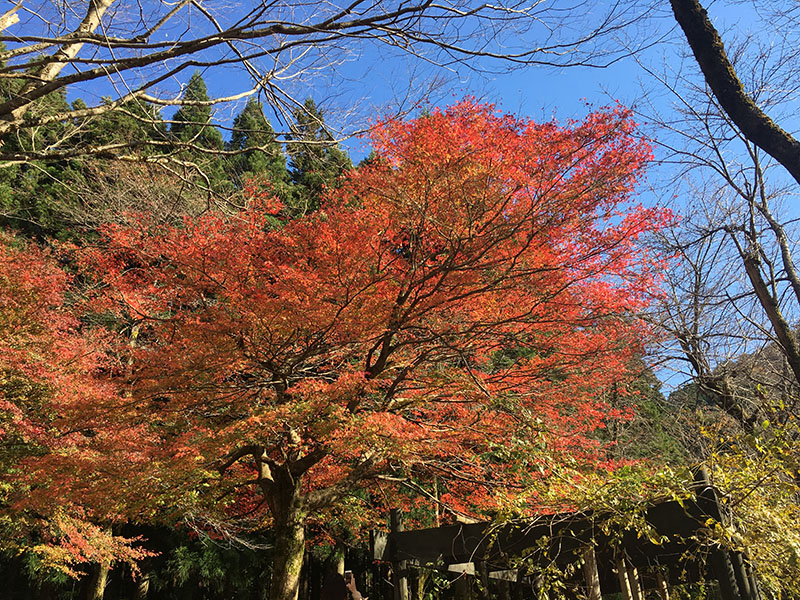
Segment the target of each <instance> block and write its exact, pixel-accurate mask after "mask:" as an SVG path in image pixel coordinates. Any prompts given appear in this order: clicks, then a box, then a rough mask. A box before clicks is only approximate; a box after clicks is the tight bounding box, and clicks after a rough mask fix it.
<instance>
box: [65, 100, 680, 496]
mask: <svg viewBox="0 0 800 600" xmlns="http://www.w3.org/2000/svg"><path fill="white" fill-rule="evenodd" d="M373 137H374V142H375V147H376V152H377V153H378V156H379V158H378V159H377V160H375V161H372V162H370V163H369V164H368V165H366V166H363V167H362V168H360V169H358V170H356V171H354V172H352V173H350V174H349V175H348V177H347V179H346V180H345V181H344V182H343V184H342V186H341V187H340V188H338V190H336V191H333V192H330V195H329V197H328V199H327V201H326V203H325V204H324V206H323V209H322V210H321V211H320V212H319V213H317V214H314V215H311V216H308V217H306V218H304V219H301V220H296V221H290V222H287V223H285V224H284V225H283V226H282V227H279V228H276V227H274V224H275V222H276V221H275V220H274V219H273V218H272V217H271V216H269V215H272V214H275V212H276V211H277V210H279V209H280V207H279V206H277V205H272V204H270V201H269V199H268V198H261V199H260V200H259V201H258V202H255V203H254V204H253V206H251V207H250V208H249V209H248V210H246V211H243V212H242V213H240V214H237V215H234V216H230V217H225V216H223V215H219V214H213V213H208V214H206V215H204V216H202V217H200V218H198V219H196V220H194V221H187V222H186V223H184V224H183V225H182V226H180V227H172V226H160V227H158V228H156V227H153V226H152V225H151V224H150V223H148V222H147V221H146V220H142V222H141V223H140V224H139V225H137V226H135V227H133V226H115V227H110V228H108V229H107V230H106V231H105V232H104V238H103V242H102V244H101V245H100V246H99V247H98V248H97V249H96V250H87V251H85V252H83V253H82V258H81V262H82V265H83V267H84V277H86V278H89V279H93V282H94V284H95V287H94V289H95V295H94V296H93V298H92V299H91V302H90V306H92V307H93V309H94V310H96V311H111V312H112V313H113V314H114V316H115V319H116V320H117V321H116V322H117V323H124V324H125V326H126V328H125V331H126V332H130V331H133V330H137V331H139V336H138V338H136V340H133V341H132V340H131V338H130V337H127V336H121V337H120V339H119V344H118V352H119V353H120V355H128V356H130V367H129V368H128V370H127V373H126V375H125V379H126V386H127V387H126V389H127V390H129V392H130V394H132V397H133V399H134V400H135V406H134V407H133V408H131V409H130V411H127V410H126V411H124V412H123V416H124V418H125V419H127V420H128V421H129V424H131V425H133V424H136V425H140V424H143V423H146V424H147V426H148V431H147V432H145V433H142V434H141V436H140V438H141V439H142V440H148V439H150V438H152V439H153V440H156V439H157V440H158V443H154V444H153V446H152V447H149V449H147V451H148V452H151V453H152V455H153V457H155V458H156V459H157V460H159V461H163V464H164V465H170V464H173V465H175V468H176V469H179V470H180V474H178V475H176V479H178V480H180V481H192V478H193V477H194V478H195V481H196V482H197V485H200V483H199V482H200V481H203V482H204V483H203V484H202V485H208V480H209V478H208V468H209V467H210V465H213V464H215V462H219V461H222V460H223V459H224V457H226V456H230V454H231V453H232V452H233V453H234V455H235V456H241V459H240V460H241V461H242V462H241V466H240V467H238V468H237V467H235V466H231V465H228V467H227V468H226V469H225V472H226V477H229V478H230V479H231V480H233V481H232V483H233V484H240V485H237V487H236V489H237V492H236V494H241V493H242V492H241V490H242V489H246V488H245V487H244V483H245V482H250V483H252V482H254V481H258V482H259V485H260V486H261V487H260V488H259V489H260V490H261V492H262V493H265V494H266V495H267V496H268V498H267V499H268V500H269V498H270V496H269V495H270V494H271V493H277V492H273V491H269V490H275V489H277V488H278V487H279V486H281V485H285V483H281V482H282V481H290V480H291V481H298V480H302V481H303V486H302V489H303V493H304V494H306V497H307V498H309V503H310V505H312V506H315V507H317V508H319V507H325V506H333V505H335V504H336V502H338V501H339V500H340V499H341V498H342V495H343V494H345V493H347V490H350V491H352V489H353V487H354V486H357V485H360V484H363V485H366V484H367V482H374V481H376V479H375V478H376V477H377V476H378V475H381V476H386V475H391V477H392V479H393V480H395V481H400V480H403V479H404V478H413V479H414V480H415V481H422V480H424V479H425V478H426V477H429V476H431V475H436V476H437V477H438V478H440V480H441V481H442V482H443V483H442V485H445V486H448V485H449V488H448V489H449V493H450V494H451V495H452V496H453V497H454V498H455V497H456V496H458V497H459V498H460V500H459V502H460V503H461V504H460V506H459V510H468V509H469V508H470V506H471V507H472V509H474V508H476V507H478V508H479V507H480V506H484V507H488V506H491V505H493V503H494V502H495V500H494V499H493V497H494V496H493V493H494V492H493V490H497V489H501V488H502V489H505V490H506V492H507V493H508V494H512V495H513V490H514V489H517V488H519V487H521V486H522V485H523V484H524V479H525V478H526V477H533V475H531V474H530V472H532V470H533V466H534V465H535V464H536V461H537V458H536V457H537V456H541V455H542V454H547V455H548V456H550V455H558V454H562V455H564V456H570V457H571V458H572V459H573V460H576V461H583V462H584V463H587V464H588V463H590V462H591V461H593V460H596V459H597V456H598V454H597V444H596V443H595V442H594V441H592V439H591V434H592V432H593V431H594V429H596V428H597V427H599V426H600V425H601V424H602V422H603V420H604V418H605V416H606V407H605V405H604V403H603V402H602V393H603V391H604V389H606V388H607V386H609V385H610V384H611V383H612V382H614V381H617V380H619V379H621V378H625V377H626V376H627V373H626V367H625V365H626V364H628V362H629V359H630V357H631V356H632V355H634V354H635V353H636V352H638V351H639V349H640V346H641V340H642V338H643V336H645V335H646V329H645V328H644V327H643V326H642V324H641V323H639V322H638V321H637V319H636V318H635V313H636V311H638V310H640V309H641V308H643V307H644V306H645V305H646V302H647V297H648V295H647V294H648V292H649V291H650V290H651V289H652V288H653V286H654V282H655V280H656V278H657V272H656V269H655V268H656V267H657V262H654V260H653V257H651V256H649V255H648V254H647V253H646V252H645V251H644V250H643V248H642V247H640V246H639V245H638V243H637V239H638V238H639V237H640V236H641V235H642V234H644V233H646V232H648V231H651V230H653V229H656V228H658V227H661V226H663V225H664V223H665V220H666V219H667V218H668V215H666V214H665V213H664V212H663V211H659V210H655V209H644V208H642V207H638V206H629V204H628V199H629V195H630V193H631V191H632V187H633V185H634V184H635V182H636V180H637V178H638V177H639V174H640V171H641V168H642V166H643V165H644V163H645V162H646V161H647V160H648V158H649V155H650V150H649V148H648V147H647V146H646V144H644V143H643V142H641V141H640V140H639V139H637V138H636V137H635V134H634V130H633V125H632V123H631V122H630V120H629V118H628V115H627V114H626V113H625V112H624V111H622V110H619V109H617V110H612V111H608V112H599V113H595V114H592V115H590V116H589V117H587V119H586V120H585V121H583V122H580V123H574V124H571V125H570V126H568V127H559V126H557V125H556V124H555V123H544V124H537V123H534V122H531V121H525V120H518V119H515V118H514V117H511V116H508V115H505V116H504V115H498V114H497V113H496V112H495V111H494V109H493V107H491V106H486V105H477V104H475V103H473V102H469V101H467V102H463V103H461V104H458V105H456V106H454V107H451V108H449V109H447V110H445V111H435V112H434V113H432V114H430V115H428V116H424V117H421V118H419V119H416V120H413V121H410V122H394V121H388V122H385V123H382V124H381V125H380V126H378V127H377V128H376V129H375V131H374V134H373ZM144 447H145V448H147V445H146V444H144ZM239 448H246V449H248V450H247V451H246V452H242V453H240V454H236V453H235V450H237V449H239ZM249 448H258V449H259V452H261V454H259V452H256V451H255V450H249ZM512 448H513V450H512ZM193 465H194V466H193ZM264 465H268V466H269V469H265V468H264ZM165 468H169V467H165ZM192 469H195V470H196V473H195V474H194V475H193V471H192ZM279 472H280V473H286V474H287V475H286V478H287V479H286V480H281V479H280V478H279V476H278V473H279ZM537 472H538V471H537ZM254 476H255V477H257V478H260V479H254ZM448 481H449V482H450V483H447V482H448ZM381 485H386V484H385V482H384V483H383V484H381ZM340 489H341V491H340ZM265 490H266V491H265ZM470 490H471V491H470ZM509 490H511V491H509ZM321 491H327V492H330V493H328V494H326V495H323V494H320V493H319V492H321ZM384 491H385V490H384ZM234 496H235V495H234ZM220 497H223V498H226V497H228V498H230V496H226V495H225V494H222V495H221V496H220ZM315 498H317V499H320V500H319V502H318V503H317V504H315V502H317V501H316V500H314V499H315ZM226 502H227V501H226ZM326 503H327V504H326ZM273 505H275V506H277V504H274V503H273ZM468 505H470V506H468ZM233 506H238V507H242V506H248V507H252V503H251V502H247V501H240V502H238V504H237V503H234V502H233V501H230V503H229V504H224V505H223V506H222V507H221V508H223V509H224V508H226V507H227V508H231V507H233Z"/></svg>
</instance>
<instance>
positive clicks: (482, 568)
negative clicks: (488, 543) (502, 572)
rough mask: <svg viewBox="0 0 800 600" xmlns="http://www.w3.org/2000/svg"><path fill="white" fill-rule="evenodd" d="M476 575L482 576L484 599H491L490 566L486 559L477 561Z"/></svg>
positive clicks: (482, 594) (482, 595)
mask: <svg viewBox="0 0 800 600" xmlns="http://www.w3.org/2000/svg"><path fill="white" fill-rule="evenodd" d="M475 570H476V571H477V573H476V575H477V576H478V577H479V578H480V582H481V598H483V599H484V600H491V599H492V595H491V594H490V592H489V568H488V567H487V565H486V561H485V560H476V561H475Z"/></svg>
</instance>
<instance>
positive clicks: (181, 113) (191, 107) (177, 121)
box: [170, 71, 222, 149]
mask: <svg viewBox="0 0 800 600" xmlns="http://www.w3.org/2000/svg"><path fill="white" fill-rule="evenodd" d="M183 99H184V101H186V102H208V100H209V97H208V89H207V88H206V82H205V81H203V76H202V75H201V74H200V72H199V71H195V73H194V75H192V77H191V79H190V80H189V83H188V85H187V86H186V92H184V94H183ZM172 121H173V123H172V126H171V127H170V133H172V135H173V136H174V137H175V138H176V139H178V140H180V141H181V142H192V143H194V144H197V145H198V146H203V147H205V148H211V149H222V134H220V132H219V129H217V128H216V127H215V126H214V125H212V124H211V106H210V105H202V104H200V105H196V104H187V105H184V106H181V107H180V108H179V109H178V111H177V112H176V113H175V115H174V116H173V117H172Z"/></svg>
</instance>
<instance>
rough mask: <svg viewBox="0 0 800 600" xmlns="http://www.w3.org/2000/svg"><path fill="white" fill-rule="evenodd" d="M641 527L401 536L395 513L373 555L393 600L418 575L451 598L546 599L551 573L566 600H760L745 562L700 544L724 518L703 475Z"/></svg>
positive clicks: (411, 594) (555, 524) (575, 524)
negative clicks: (705, 593)
mask: <svg viewBox="0 0 800 600" xmlns="http://www.w3.org/2000/svg"><path fill="white" fill-rule="evenodd" d="M645 521H646V524H647V527H646V528H645V531H646V532H648V534H647V535H643V533H644V532H643V531H642V528H641V527H638V528H635V529H625V528H623V527H622V526H619V525H617V526H615V525H614V524H613V521H608V519H606V518H604V515H600V514H589V513H569V514H557V515H547V516H542V517H539V518H536V519H531V520H526V521H523V522H512V523H506V524H499V525H498V524H496V523H487V522H481V523H471V524H456V525H450V526H447V527H437V528H433V529H420V530H414V531H404V530H403V525H402V516H401V514H400V513H399V512H398V511H393V512H392V524H391V525H392V527H391V531H390V532H389V533H388V534H387V533H378V532H376V533H374V534H373V536H372V540H371V546H372V548H371V551H372V557H373V558H374V559H375V560H379V561H386V562H389V563H391V565H392V580H393V593H394V600H419V599H418V598H416V597H415V596H416V594H415V586H413V585H411V586H410V585H409V580H410V579H412V580H413V579H414V576H415V572H414V569H420V568H426V569H431V568H433V569H437V570H439V571H440V573H447V574H448V575H447V576H448V577H449V578H450V579H451V581H452V585H451V588H452V590H453V591H452V594H453V596H454V597H455V598H456V600H467V599H469V598H471V597H473V587H474V588H477V589H478V590H481V591H480V593H479V594H478V595H479V597H480V596H482V597H484V598H503V599H505V600H524V599H526V598H537V599H539V598H543V597H546V596H547V591H546V590H547V589H548V585H547V584H546V580H547V578H548V577H551V576H552V574H553V573H558V574H560V579H561V581H560V584H561V585H562V586H563V589H564V590H565V592H566V593H567V595H572V596H574V597H585V598H588V599H589V600H600V599H601V597H602V596H603V595H606V594H620V593H621V594H622V597H623V598H625V599H626V600H644V598H645V594H646V593H647V592H648V591H651V590H652V591H653V592H651V593H656V592H657V594H658V596H659V597H660V598H662V599H664V600H668V599H669V590H670V588H671V587H672V586H674V585H684V584H687V583H695V582H699V581H709V580H716V581H717V582H718V583H719V591H720V595H721V597H722V600H759V598H760V594H759V591H758V586H757V584H756V581H755V578H754V577H753V573H752V570H751V569H750V567H749V565H748V563H747V561H746V560H745V558H744V556H743V555H742V554H741V553H740V552H733V551H728V550H724V549H721V548H719V547H717V546H715V545H712V544H709V543H708V542H707V541H705V540H706V539H707V536H706V535H704V533H705V532H707V530H708V528H709V526H712V525H713V524H714V523H720V522H722V516H721V512H720V506H719V503H718V500H717V498H716V495H715V494H714V492H713V489H712V488H711V487H710V486H709V485H708V483H707V479H706V478H705V477H703V475H702V474H701V475H700V477H698V482H697V484H696V486H695V497H694V499H692V500H689V501H685V502H683V503H679V502H676V501H669V502H661V503H658V504H654V505H653V506H651V507H650V508H649V509H648V510H647V511H646V514H645ZM475 583H479V584H480V585H477V586H475V585H473V584H475Z"/></svg>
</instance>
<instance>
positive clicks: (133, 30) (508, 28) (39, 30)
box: [0, 0, 640, 163]
mask: <svg viewBox="0 0 800 600" xmlns="http://www.w3.org/2000/svg"><path fill="white" fill-rule="evenodd" d="M638 12H640V11H638V9H637V8H636V2H633V1H632V0H615V1H614V2H611V3H610V4H608V5H605V6H604V7H602V8H601V7H598V6H597V5H596V4H595V3H592V2H588V1H587V0H552V1H545V0H504V1H501V2H499V3H481V2H480V1H478V2H474V1H472V0H444V1H442V2H436V1H434V0H417V1H412V2H406V1H400V0H398V1H395V0H353V1H349V0H348V1H347V2H338V1H337V0H329V1H326V2H307V1H306V0H270V1H262V0H240V1H237V2H232V3H227V4H226V3H208V2H203V1H202V0H179V1H177V2H167V1H165V0H152V1H150V0H138V2H133V3H121V2H119V1H117V0H75V1H70V2H55V3H53V2H50V1H49V0H39V1H38V2H34V3H27V2H26V3H20V4H18V5H17V6H15V7H14V8H13V9H11V11H9V12H7V13H6V14H5V15H3V16H2V17H0V27H2V28H3V29H4V31H3V32H2V34H0V42H3V43H4V44H5V45H6V47H5V49H3V50H2V51H0V60H1V61H3V66H2V67H0V84H2V86H3V87H4V88H5V89H6V90H7V93H6V97H5V98H4V99H3V100H2V101H0V135H3V134H7V133H9V132H12V133H13V132H17V131H19V130H27V129H31V128H36V127H41V126H44V125H47V124H48V123H53V122H61V121H65V120H72V119H81V118H86V117H91V116H95V115H99V114H102V113H106V112H108V111H113V110H124V108H125V106H126V105H128V106H130V103H131V102H147V103H151V104H154V105H157V106H160V107H167V106H175V105H181V104H185V103H186V100H184V99H182V97H181V89H180V84H179V83H178V82H180V81H184V80H185V77H184V75H185V72H186V71H187V70H189V71H191V70H194V69H200V70H203V71H204V72H205V75H206V78H212V77H214V76H215V74H217V73H221V72H222V71H223V70H224V71H225V72H226V73H227V78H228V80H230V79H232V78H231V75H230V74H231V72H232V70H235V71H236V72H237V74H238V75H241V76H237V77H236V78H235V79H236V80H237V81H239V82H240V83H241V85H240V87H239V88H238V89H235V90H230V92H229V93H228V94H227V95H225V96H224V97H215V98H212V99H211V100H210V101H209V103H210V104H219V103H223V102H226V101H234V100H238V99H241V98H244V97H247V96H250V95H253V94H259V95H260V96H261V97H262V100H264V101H265V102H267V103H268V104H269V105H270V106H271V108H272V109H273V110H274V111H276V113H278V115H284V116H286V117H288V116H290V115H291V114H292V113H294V111H295V110H296V109H297V108H299V107H301V106H302V100H304V99H305V97H306V96H307V95H308V89H309V87H308V86H311V85H317V81H318V80H321V79H326V80H327V81H329V82H335V80H336V77H337V68H338V67H339V66H341V65H342V64H343V63H344V62H347V61H355V62H358V61H360V60H365V61H371V60H372V58H371V57H370V56H367V53H370V52H372V53H376V52H383V53H384V54H383V55H384V56H395V57H396V56H400V55H406V56H410V57H412V58H414V59H418V60H419V61H423V62H426V63H428V64H433V65H437V66H440V67H443V68H450V69H454V68H457V66H458V65H460V64H464V63H470V64H472V65H473V66H474V67H476V68H490V67H491V66H490V65H489V63H487V62H486V61H492V60H500V61H504V62H503V65H504V66H502V67H497V68H505V67H507V66H510V65H531V64H548V65H561V66H568V65H575V64H583V65H585V64H593V65H597V66H602V65H606V64H609V63H611V62H613V61H614V60H616V59H618V58H619V57H620V56H621V54H622V52H621V51H620V50H619V49H618V48H615V47H613V46H611V45H609V44H608V43H607V42H608V40H609V36H612V35H613V34H614V33H615V32H616V31H618V30H620V29H621V28H623V27H625V26H626V25H628V24H629V23H630V22H631V21H633V20H635V19H636V18H637V17H638ZM365 56H366V57H367V58H365ZM495 67H496V65H495ZM317 87H318V86H317ZM65 89H66V90H68V89H77V90H87V89H93V90H94V91H95V92H96V95H97V96H98V100H97V101H96V102H94V103H90V104H89V105H88V106H86V107H78V108H73V109H71V110H66V111H61V112H57V113H56V114H48V115H36V114H35V111H33V110H32V107H33V106H34V105H35V104H36V102H37V101H38V100H40V99H41V98H43V97H45V96H47V95H48V94H51V93H53V92H58V91H62V90H65ZM297 90H304V91H303V92H300V93H298V92H297ZM100 95H102V96H104V97H105V98H104V99H103V100H100V99H99V96H100ZM299 95H302V96H303V97H298V96H299ZM140 118H141V117H140ZM130 148H131V143H130V142H126V143H115V144H108V145H105V146H90V147H85V146H80V145H77V146H76V145H74V144H70V145H69V146H68V147H67V146H66V145H65V146H62V145H59V144H53V145H51V146H49V147H47V148H42V149H37V150H35V151H34V150H30V151H15V152H9V151H7V150H6V151H5V152H4V151H3V149H2V148H0V161H5V162H6V163H8V162H14V161H25V160H30V159H53V158H55V159H58V158H65V157H69V156H73V155H76V154H97V155H103V156H118V155H121V154H124V152H125V151H128V150H130Z"/></svg>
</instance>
